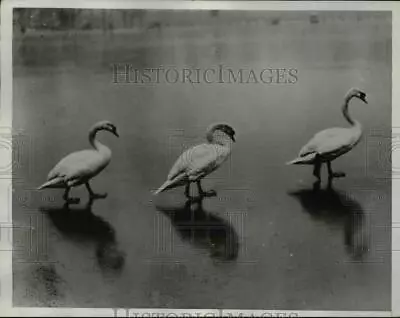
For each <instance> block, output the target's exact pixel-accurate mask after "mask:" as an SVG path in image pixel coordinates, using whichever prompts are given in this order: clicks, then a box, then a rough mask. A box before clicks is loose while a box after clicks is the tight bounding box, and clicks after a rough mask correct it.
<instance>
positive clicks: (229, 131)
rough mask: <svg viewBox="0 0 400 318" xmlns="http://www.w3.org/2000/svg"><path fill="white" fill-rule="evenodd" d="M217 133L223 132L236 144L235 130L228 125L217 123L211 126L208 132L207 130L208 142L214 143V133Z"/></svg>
mask: <svg viewBox="0 0 400 318" xmlns="http://www.w3.org/2000/svg"><path fill="white" fill-rule="evenodd" d="M216 132H222V133H224V134H225V135H226V136H228V137H229V138H230V139H231V140H232V141H233V142H235V141H236V140H235V134H236V133H235V130H234V129H233V128H232V127H231V126H230V125H228V124H225V123H217V124H213V125H211V126H210V127H209V128H208V130H207V140H208V141H210V142H211V141H213V139H214V133H216Z"/></svg>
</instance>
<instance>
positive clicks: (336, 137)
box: [287, 88, 368, 181]
mask: <svg viewBox="0 0 400 318" xmlns="http://www.w3.org/2000/svg"><path fill="white" fill-rule="evenodd" d="M353 97H357V98H359V99H360V100H362V101H363V102H364V103H366V104H368V103H367V99H366V94H365V93H364V92H362V91H360V90H359V89H357V88H352V89H350V90H349V92H348V93H347V94H346V96H345V101H344V104H343V107H342V112H343V116H344V118H345V119H346V120H347V121H348V122H349V124H350V125H351V127H350V128H329V129H326V130H323V131H320V132H319V133H317V134H316V135H315V136H314V137H313V138H312V139H311V140H310V141H309V142H308V143H307V144H306V145H305V146H304V147H303V148H302V149H301V150H300V152H299V155H298V158H296V159H294V160H292V161H290V162H288V163H287V164H289V165H291V164H312V165H314V172H313V174H314V176H315V177H316V178H317V179H318V181H320V180H321V172H320V171H321V164H322V163H326V164H327V167H328V174H329V179H332V178H340V177H344V176H345V173H343V172H333V171H332V166H331V161H332V160H334V159H336V158H337V157H339V156H341V155H343V154H345V153H347V152H348V151H350V150H351V149H353V148H354V147H355V146H356V145H357V144H358V142H359V141H360V139H361V136H362V127H361V124H360V123H359V122H358V121H356V120H353V119H352V118H351V117H350V115H349V113H348V107H349V102H350V100H351V99H352V98H353Z"/></svg>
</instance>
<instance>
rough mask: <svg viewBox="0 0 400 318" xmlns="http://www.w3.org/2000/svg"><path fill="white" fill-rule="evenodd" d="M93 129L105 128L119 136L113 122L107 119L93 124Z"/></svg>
mask: <svg viewBox="0 0 400 318" xmlns="http://www.w3.org/2000/svg"><path fill="white" fill-rule="evenodd" d="M94 128H95V130H106V131H109V132H110V133H112V134H113V135H115V136H117V137H119V135H118V132H117V127H115V125H114V124H113V123H111V122H110V121H108V120H104V121H100V122H98V123H97V124H96V125H94Z"/></svg>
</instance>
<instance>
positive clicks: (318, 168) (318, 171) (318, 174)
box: [313, 160, 321, 182]
mask: <svg viewBox="0 0 400 318" xmlns="http://www.w3.org/2000/svg"><path fill="white" fill-rule="evenodd" d="M313 175H314V176H315V177H316V178H317V179H318V182H321V162H320V161H319V160H318V161H316V162H315V163H314V171H313Z"/></svg>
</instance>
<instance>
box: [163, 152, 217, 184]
mask: <svg viewBox="0 0 400 318" xmlns="http://www.w3.org/2000/svg"><path fill="white" fill-rule="evenodd" d="M218 157H219V156H218V149H217V147H215V146H214V145H211V144H202V145H198V146H195V147H193V148H190V149H189V150H187V151H185V152H184V153H183V154H182V155H181V156H180V157H179V158H178V160H177V161H176V162H175V164H174V165H173V167H172V169H171V171H170V173H169V174H168V179H169V180H172V179H174V178H176V177H177V176H178V175H180V174H182V173H184V174H186V175H187V177H189V178H190V179H197V178H199V177H201V176H204V175H207V174H208V173H210V172H212V171H213V170H215V169H216V168H217V166H218Z"/></svg>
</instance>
